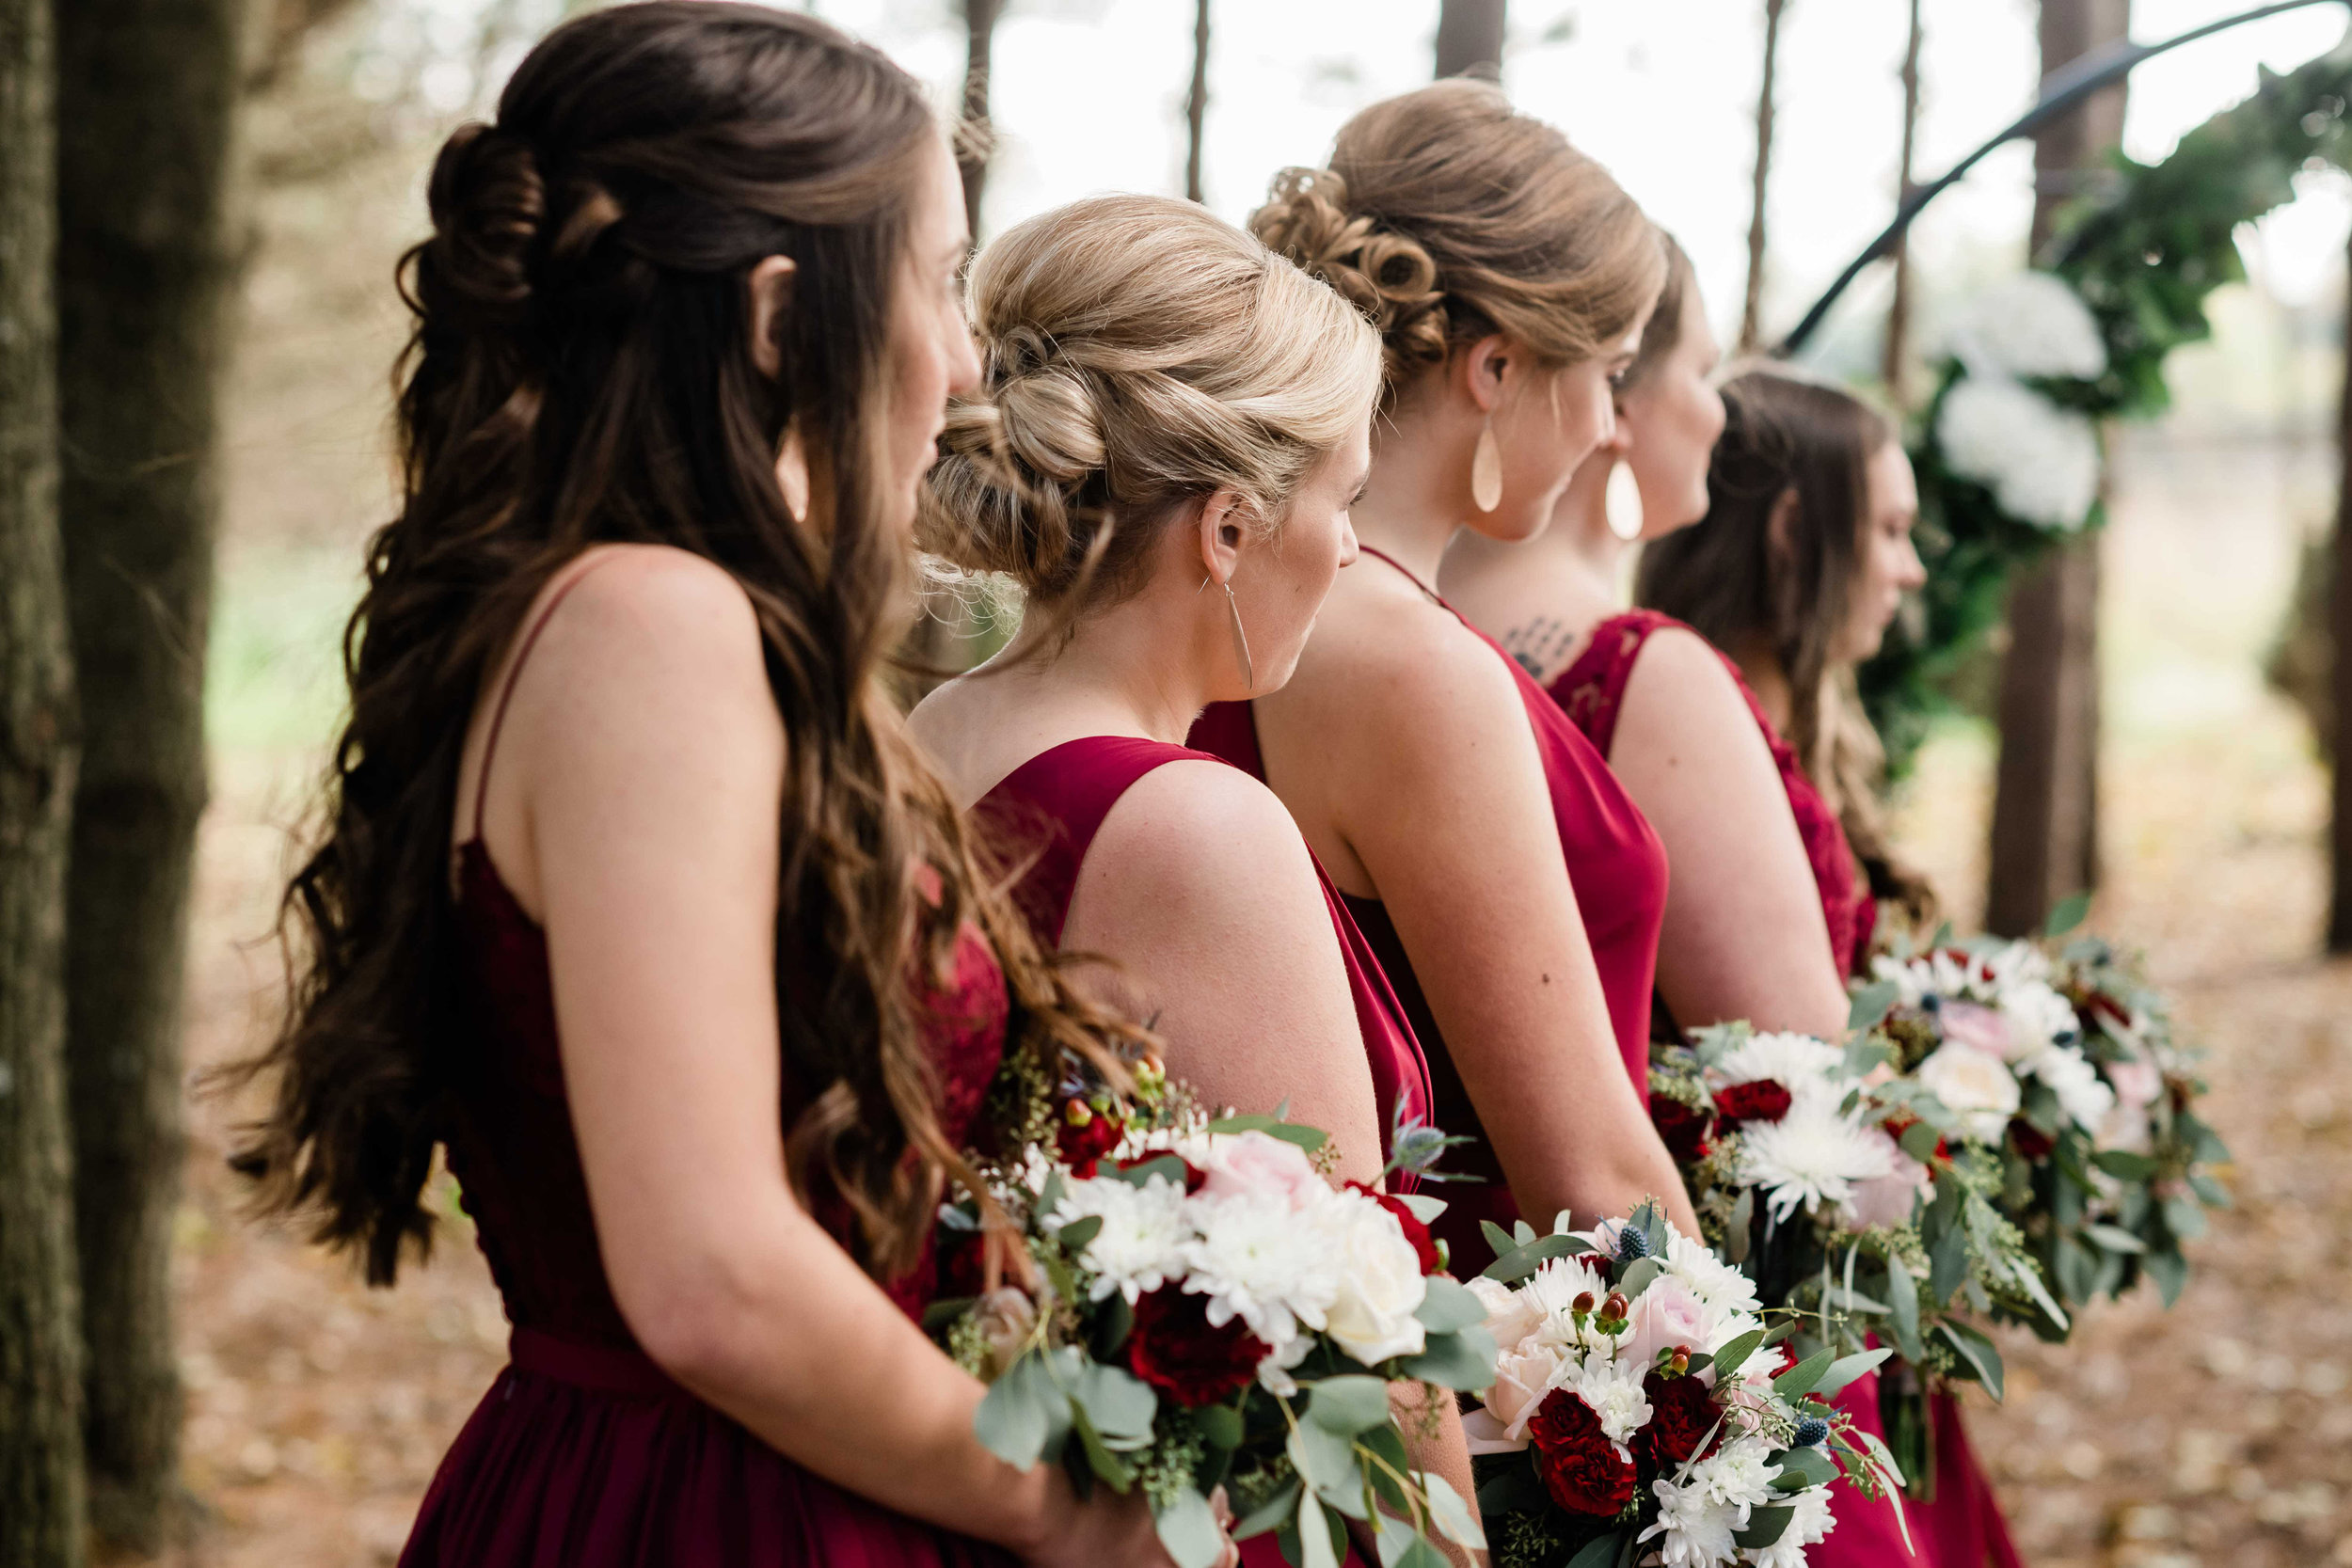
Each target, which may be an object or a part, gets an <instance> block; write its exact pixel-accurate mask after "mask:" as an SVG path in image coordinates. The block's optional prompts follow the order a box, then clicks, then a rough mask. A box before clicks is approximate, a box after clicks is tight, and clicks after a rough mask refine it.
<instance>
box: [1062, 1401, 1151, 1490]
mask: <svg viewBox="0 0 2352 1568" xmlns="http://www.w3.org/2000/svg"><path fill="white" fill-rule="evenodd" d="M1070 1427H1071V1430H1072V1431H1073V1432H1075V1433H1077V1434H1078V1447H1079V1449H1081V1451H1083V1452H1084V1453H1085V1454H1086V1460H1087V1467H1088V1468H1089V1469H1090V1470H1092V1471H1093V1472H1094V1474H1095V1476H1096V1477H1097V1478H1098V1479H1100V1480H1101V1481H1103V1482H1104V1484H1105V1485H1107V1486H1109V1487H1110V1489H1111V1490H1112V1491H1114V1492H1125V1491H1126V1490H1128V1489H1129V1488H1130V1487H1132V1486H1134V1485H1135V1483H1136V1469H1135V1466H1134V1465H1130V1464H1128V1463H1127V1461H1126V1460H1125V1459H1123V1458H1121V1457H1120V1454H1119V1451H1118V1450H1117V1449H1113V1448H1112V1447H1111V1446H1110V1445H1109V1444H1108V1443H1105V1442H1104V1441H1103V1434H1102V1433H1099V1432H1097V1431H1095V1430H1094V1423H1093V1422H1092V1421H1091V1420H1089V1419H1088V1418H1087V1412H1086V1406H1084V1405H1082V1404H1080V1403H1078V1402H1076V1401H1075V1400H1073V1401H1071V1402H1070Z"/></svg>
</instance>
